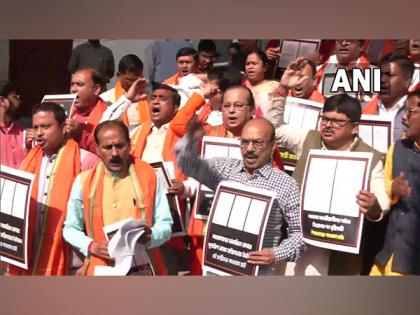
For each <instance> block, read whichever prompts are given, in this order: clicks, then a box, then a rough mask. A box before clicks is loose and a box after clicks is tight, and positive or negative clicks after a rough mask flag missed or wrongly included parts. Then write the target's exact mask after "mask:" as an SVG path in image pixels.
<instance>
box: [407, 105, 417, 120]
mask: <svg viewBox="0 0 420 315" xmlns="http://www.w3.org/2000/svg"><path fill="white" fill-rule="evenodd" d="M418 109H419V107H416V108H406V109H405V110H404V112H405V113H406V114H407V118H410V117H411V116H413V115H415V114H416V113H419V111H418Z"/></svg>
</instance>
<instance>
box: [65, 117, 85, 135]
mask: <svg viewBox="0 0 420 315" xmlns="http://www.w3.org/2000/svg"><path fill="white" fill-rule="evenodd" d="M64 131H65V133H66V134H68V135H69V136H70V137H72V138H79V137H80V135H81V134H82V131H83V124H80V123H78V122H77V121H76V120H75V119H73V118H67V119H66V121H65V122H64Z"/></svg>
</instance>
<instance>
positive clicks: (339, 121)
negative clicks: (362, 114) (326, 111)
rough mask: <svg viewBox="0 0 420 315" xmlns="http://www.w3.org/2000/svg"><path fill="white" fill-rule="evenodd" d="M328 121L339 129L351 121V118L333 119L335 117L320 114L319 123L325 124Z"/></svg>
mask: <svg viewBox="0 0 420 315" xmlns="http://www.w3.org/2000/svg"><path fill="white" fill-rule="evenodd" d="M328 123H331V126H332V127H333V128H336V129H339V128H341V127H344V126H345V125H346V124H348V123H352V121H351V120H349V119H347V120H343V119H335V118H328V117H325V116H321V125H324V126H327V125H328Z"/></svg>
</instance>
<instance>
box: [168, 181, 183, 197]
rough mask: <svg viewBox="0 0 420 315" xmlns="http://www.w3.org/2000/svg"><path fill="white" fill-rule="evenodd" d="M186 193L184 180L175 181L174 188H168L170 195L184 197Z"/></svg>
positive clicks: (173, 182)
mask: <svg viewBox="0 0 420 315" xmlns="http://www.w3.org/2000/svg"><path fill="white" fill-rule="evenodd" d="M184 192H185V187H184V183H183V182H182V180H179V179H176V178H175V179H173V180H172V186H171V187H169V188H168V193H170V194H174V195H182V194H183V193H184Z"/></svg>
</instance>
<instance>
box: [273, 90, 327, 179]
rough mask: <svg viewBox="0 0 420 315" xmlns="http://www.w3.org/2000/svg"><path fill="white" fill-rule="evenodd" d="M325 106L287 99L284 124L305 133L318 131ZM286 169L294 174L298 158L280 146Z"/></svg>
mask: <svg viewBox="0 0 420 315" xmlns="http://www.w3.org/2000/svg"><path fill="white" fill-rule="evenodd" d="M323 106H324V104H322V103H318V102H314V101H311V100H306V99H303V98H297V97H290V96H289V97H287V98H286V104H285V108H284V116H283V117H284V118H283V120H284V123H285V124H287V125H289V126H292V127H293V128H296V129H300V130H303V131H309V130H317V129H318V120H319V116H320V115H321V111H322V107H323ZM279 151H280V155H281V158H282V160H283V164H284V168H285V169H286V170H288V171H291V172H293V171H294V170H295V167H296V164H297V161H298V157H297V155H296V154H295V153H293V152H292V151H289V150H287V149H286V148H285V147H283V146H279Z"/></svg>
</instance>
